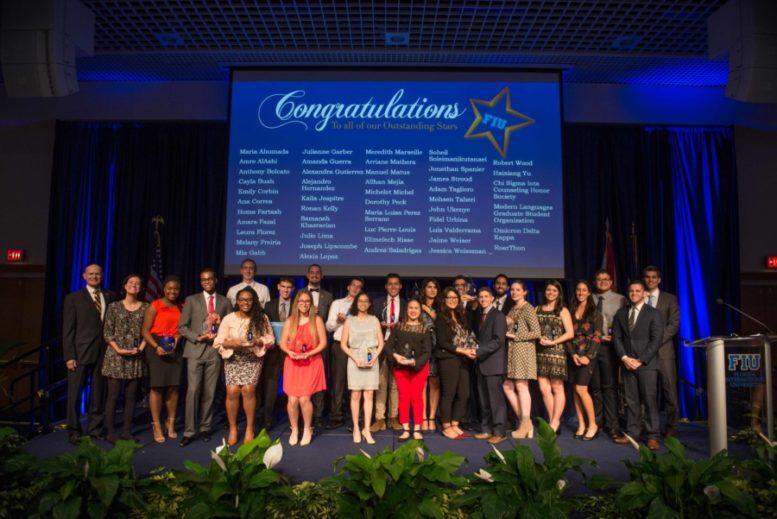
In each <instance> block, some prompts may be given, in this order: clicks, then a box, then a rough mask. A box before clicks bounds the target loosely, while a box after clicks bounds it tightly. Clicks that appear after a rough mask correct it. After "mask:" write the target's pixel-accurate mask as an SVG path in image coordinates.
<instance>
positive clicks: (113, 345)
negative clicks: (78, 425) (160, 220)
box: [102, 274, 148, 443]
mask: <svg viewBox="0 0 777 519" xmlns="http://www.w3.org/2000/svg"><path fill="white" fill-rule="evenodd" d="M122 288H123V289H124V299H123V300H121V301H116V302H114V303H111V304H109V305H108V309H107V310H106V312H105V326H104V328H103V336H104V337H105V342H106V343H107V344H108V349H107V350H106V351H105V359H104V360H103V367H102V374H103V376H104V377H105V380H106V383H107V386H108V394H107V396H106V398H105V427H106V428H107V429H108V441H109V442H111V443H116V441H117V440H118V439H119V438H118V436H116V428H115V427H116V426H115V417H116V402H117V401H118V400H119V392H120V390H121V385H122V382H124V433H123V434H122V435H121V438H122V439H124V440H131V439H133V437H132V415H133V414H134V412H135V395H136V394H137V392H138V382H139V381H140V379H141V378H142V377H143V375H144V372H145V370H146V364H145V363H144V362H143V350H144V349H145V348H146V341H145V340H144V339H143V336H142V335H141V329H142V327H143V315H144V314H145V312H146V307H148V303H145V302H143V301H141V300H140V299H138V295H139V294H140V291H141V290H142V289H143V281H142V280H141V279H140V276H139V275H138V274H130V275H129V276H127V277H126V278H124V282H123V283H122Z"/></svg>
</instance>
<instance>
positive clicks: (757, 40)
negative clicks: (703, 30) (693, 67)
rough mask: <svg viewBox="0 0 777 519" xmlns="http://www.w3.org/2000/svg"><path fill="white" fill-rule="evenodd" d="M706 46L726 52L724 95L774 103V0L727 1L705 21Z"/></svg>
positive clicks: (776, 78) (776, 88) (776, 5)
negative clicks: (726, 70) (726, 69)
mask: <svg viewBox="0 0 777 519" xmlns="http://www.w3.org/2000/svg"><path fill="white" fill-rule="evenodd" d="M707 46H708V51H707V54H708V56H709V57H711V58H717V57H718V56H721V55H724V54H726V53H728V60H729V61H728V81H727V82H726V96H728V97H731V98H733V99H737V100H739V101H748V102H755V103H777V2H775V1H774V0H730V1H729V2H727V3H726V4H725V5H723V6H722V7H721V8H720V9H718V10H717V11H715V12H714V13H712V15H711V16H710V17H709V19H708V20H707Z"/></svg>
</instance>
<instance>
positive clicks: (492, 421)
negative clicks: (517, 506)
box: [475, 286, 507, 445]
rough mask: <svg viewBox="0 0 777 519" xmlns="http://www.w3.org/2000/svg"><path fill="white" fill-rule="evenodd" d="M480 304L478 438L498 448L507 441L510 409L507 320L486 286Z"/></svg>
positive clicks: (482, 291)
mask: <svg viewBox="0 0 777 519" xmlns="http://www.w3.org/2000/svg"><path fill="white" fill-rule="evenodd" d="M478 304H479V305H480V327H479V329H478V349H477V360H478V362H477V370H478V373H477V378H478V395H479V396H480V408H481V409H482V413H481V419H480V427H481V429H480V432H479V433H477V434H476V435H475V438H477V439H479V440H488V443H490V444H492V445H496V444H497V443H502V442H503V441H505V440H506V439H507V435H506V427H507V406H506V404H505V395H504V391H503V389H502V384H503V383H504V376H505V372H506V371H507V352H506V349H505V334H506V333H507V319H506V318H505V315H504V314H503V313H502V312H501V311H499V310H497V309H496V308H495V307H494V293H493V292H491V289H490V288H488V287H486V286H483V287H481V288H480V290H479V291H478Z"/></svg>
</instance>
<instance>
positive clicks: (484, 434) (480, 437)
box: [475, 432, 491, 440]
mask: <svg viewBox="0 0 777 519" xmlns="http://www.w3.org/2000/svg"><path fill="white" fill-rule="evenodd" d="M489 438H491V433H487V432H479V433H475V439H476V440H487V439H489Z"/></svg>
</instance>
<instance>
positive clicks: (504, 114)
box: [464, 87, 535, 159]
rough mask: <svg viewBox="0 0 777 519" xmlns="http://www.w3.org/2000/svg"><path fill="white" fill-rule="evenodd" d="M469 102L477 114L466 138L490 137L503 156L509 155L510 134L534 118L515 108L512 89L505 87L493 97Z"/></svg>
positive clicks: (532, 121)
mask: <svg viewBox="0 0 777 519" xmlns="http://www.w3.org/2000/svg"><path fill="white" fill-rule="evenodd" d="M469 104H470V105H471V106H472V111H473V112H474V114H475V119H474V120H473V121H472V125H470V127H469V130H467V133H466V134H465V135H464V138H465V139H488V141H489V142H490V143H491V145H492V146H493V147H494V148H495V149H496V151H497V152H499V155H501V156H502V158H503V159H504V158H506V157H507V148H508V147H509V146H510V134H511V133H512V132H514V131H516V130H520V129H521V128H525V127H526V126H529V125H530V124H534V122H535V121H534V119H532V118H531V117H529V116H528V115H524V114H522V113H521V112H518V111H516V110H513V107H512V104H511V102H510V89H509V88H508V87H504V88H503V89H502V90H501V91H500V92H499V93H498V94H497V95H496V97H494V98H493V99H491V100H490V101H486V100H484V99H470V100H469Z"/></svg>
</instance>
